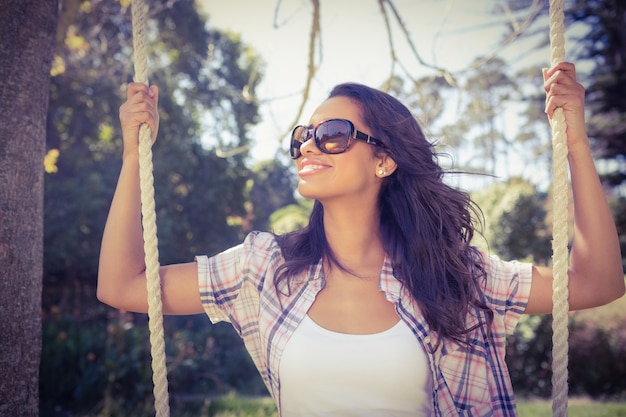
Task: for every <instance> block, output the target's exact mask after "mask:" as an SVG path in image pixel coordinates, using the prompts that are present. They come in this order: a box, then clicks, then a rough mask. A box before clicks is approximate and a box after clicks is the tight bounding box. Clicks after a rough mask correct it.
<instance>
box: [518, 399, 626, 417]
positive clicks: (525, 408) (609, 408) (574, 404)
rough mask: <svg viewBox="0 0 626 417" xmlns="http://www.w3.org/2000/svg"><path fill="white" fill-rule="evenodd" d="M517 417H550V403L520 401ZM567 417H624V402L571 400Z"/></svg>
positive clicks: (625, 403) (625, 405) (625, 410)
mask: <svg viewBox="0 0 626 417" xmlns="http://www.w3.org/2000/svg"><path fill="white" fill-rule="evenodd" d="M517 411H518V414H519V417H552V403H551V402H550V401H546V400H521V401H518V403H517ZM567 414H568V417H626V402H603V401H592V400H586V399H571V400H569V402H568V407H567Z"/></svg>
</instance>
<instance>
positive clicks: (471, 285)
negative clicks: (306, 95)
mask: <svg viewBox="0 0 626 417" xmlns="http://www.w3.org/2000/svg"><path fill="white" fill-rule="evenodd" d="M338 96H339V97H346V98H349V99H351V100H353V101H354V102H356V103H358V104H359V105H360V108H361V117H362V120H363V122H365V124H366V126H367V127H368V128H369V129H370V131H371V134H372V135H373V136H374V137H376V138H377V139H379V140H381V141H382V142H383V143H384V144H385V146H386V147H387V149H382V148H380V147H372V149H374V151H375V152H386V153H387V154H388V155H389V156H390V157H391V158H392V159H393V160H394V161H395V162H396V164H397V169H396V170H395V172H393V174H391V175H390V176H388V177H387V178H385V180H384V183H383V185H382V187H381V191H380V195H379V198H378V204H379V208H380V230H381V239H382V244H383V248H384V250H385V252H386V253H387V255H388V256H389V257H390V259H391V261H392V264H393V272H394V276H395V277H396V278H397V279H398V280H399V281H400V282H401V283H402V284H403V285H404V286H405V287H406V288H407V289H408V290H409V291H410V293H411V294H412V296H413V297H414V299H415V300H416V301H417V303H418V305H419V306H420V309H421V310H422V313H423V314H424V318H425V320H426V322H427V323H428V325H429V326H430V328H431V330H433V331H435V332H436V333H437V334H438V335H439V336H440V337H439V338H438V339H437V343H440V342H441V341H442V338H444V339H448V340H453V341H456V342H459V343H461V344H465V343H466V340H467V337H466V336H467V333H468V332H469V331H470V330H472V329H467V328H466V324H465V323H466V321H465V320H466V317H467V315H468V314H469V313H470V312H471V311H473V310H474V309H479V310H483V311H485V312H486V314H487V318H488V322H489V323H487V324H488V327H489V326H490V324H491V323H490V322H491V321H492V318H493V313H492V312H491V311H490V309H489V308H488V306H487V305H486V303H485V302H484V297H483V295H482V291H481V280H484V279H485V272H484V268H483V266H482V262H481V255H480V253H479V252H478V250H477V249H476V248H475V247H473V246H471V245H470V242H471V240H472V237H473V236H474V226H475V221H477V219H482V216H481V213H480V210H478V208H477V207H476V206H474V204H473V203H472V201H471V200H470V198H469V195H468V194H467V193H464V192H462V191H460V190H457V189H455V188H453V187H451V186H449V185H447V184H446V183H444V182H443V177H444V173H445V171H444V170H443V168H442V167H441V166H440V165H439V164H438V155H437V153H436V151H435V148H434V143H431V142H429V141H428V140H427V139H426V138H425V136H424V134H423V132H422V129H421V128H420V126H419V124H418V122H417V120H416V118H415V117H414V116H413V114H412V113H411V112H410V111H409V109H407V108H406V107H405V106H404V105H403V104H402V103H401V102H400V101H398V100H397V99H395V98H394V97H392V96H390V95H389V94H386V93H384V92H382V91H379V90H376V89H373V88H370V87H367V86H364V85H361V84H354V83H346V84H340V85H338V86H336V87H335V88H334V89H333V90H332V91H331V93H330V95H329V98H332V97H338ZM323 222H324V209H323V207H322V205H321V203H320V202H318V201H316V202H315V204H314V207H313V211H312V213H311V217H310V219H309V224H308V225H307V226H306V227H305V228H303V229H301V230H298V231H295V232H292V233H288V234H285V235H281V236H277V241H278V244H279V246H280V248H281V250H282V254H283V257H284V258H285V263H284V264H283V265H282V266H281V267H280V268H279V271H278V274H277V279H276V285H277V288H278V285H279V283H280V282H282V281H284V280H289V279H290V277H293V276H294V275H296V274H298V273H301V272H302V271H303V270H306V268H308V267H310V266H311V265H312V264H315V263H317V262H318V261H319V260H320V259H327V260H329V261H330V262H331V263H332V264H335V265H337V266H339V267H341V265H339V264H338V262H337V260H336V258H335V256H334V255H333V253H331V252H332V251H331V250H330V248H329V246H328V243H327V241H326V235H325V233H324V223H323ZM342 269H343V268H342ZM287 282H289V281H287ZM282 288H284V287H282Z"/></svg>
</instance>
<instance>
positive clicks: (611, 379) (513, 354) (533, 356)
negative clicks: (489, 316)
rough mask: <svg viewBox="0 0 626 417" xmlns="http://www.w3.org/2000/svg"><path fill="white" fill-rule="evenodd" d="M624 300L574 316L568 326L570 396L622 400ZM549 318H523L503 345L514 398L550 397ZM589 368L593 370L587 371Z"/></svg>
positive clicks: (625, 378) (625, 385)
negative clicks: (505, 348) (505, 346)
mask: <svg viewBox="0 0 626 417" xmlns="http://www.w3.org/2000/svg"><path fill="white" fill-rule="evenodd" d="M625 308H626V298H624V297H622V298H621V299H619V300H618V301H615V302H613V303H611V304H609V305H608V306H603V307H598V308H594V309H589V310H583V311H578V312H575V313H572V314H571V315H570V322H569V365H568V373H569V393H570V395H572V396H588V397H591V398H594V399H599V400H607V399H619V400H624V399H625V398H626V330H625V329H626V317H625V316H624V310H625ZM551 349H552V318H551V316H547V315H546V316H523V317H522V320H521V322H520V324H519V325H518V327H517V328H516V329H515V333H514V334H513V335H512V336H510V337H509V339H508V343H507V357H506V360H507V364H508V367H509V372H510V374H511V380H512V382H513V388H514V390H515V392H516V393H517V395H518V396H531V397H544V398H548V397H549V396H550V395H551V389H552V388H551V383H550V380H551V378H552V371H551ZM590 365H592V366H590Z"/></svg>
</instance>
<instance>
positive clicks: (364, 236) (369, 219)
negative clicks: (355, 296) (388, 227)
mask: <svg viewBox="0 0 626 417" xmlns="http://www.w3.org/2000/svg"><path fill="white" fill-rule="evenodd" d="M324 232H325V234H326V241H327V242H328V245H329V247H330V249H331V251H332V253H333V254H334V256H335V257H336V259H337V261H339V262H340V263H341V264H342V265H343V266H344V267H346V268H348V269H350V270H352V269H355V270H357V269H360V268H361V267H363V266H367V265H371V264H372V263H373V264H376V265H382V261H383V259H384V256H385V252H384V249H383V245H382V241H381V237H380V217H379V212H378V210H377V209H376V208H372V209H371V210H364V209H363V208H362V207H360V208H354V209H351V210H348V209H345V208H344V209H341V210H333V209H330V208H327V207H325V208H324Z"/></svg>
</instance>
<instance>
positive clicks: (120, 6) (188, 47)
mask: <svg viewBox="0 0 626 417" xmlns="http://www.w3.org/2000/svg"><path fill="white" fill-rule="evenodd" d="M151 3H152V4H151V7H152V15H151V19H150V22H149V29H150V30H149V33H148V37H149V48H150V54H151V57H152V58H151V65H152V67H153V68H152V72H153V74H152V75H151V77H150V79H151V82H152V83H154V84H158V85H159V87H160V109H161V120H162V122H161V128H160V131H159V139H158V146H155V148H154V159H155V160H158V163H156V164H155V165H154V175H155V187H156V192H155V194H156V195H155V198H156V203H157V218H158V234H159V245H160V248H159V249H160V254H161V263H162V264H167V263H172V262H181V261H185V262H186V261H189V260H191V259H193V257H194V255H197V254H214V253H216V252H218V251H220V250H222V249H224V248H227V247H229V246H231V245H233V244H235V243H237V242H239V241H240V240H241V239H242V238H243V237H244V236H245V234H246V233H247V232H249V231H250V230H254V229H261V230H270V229H273V230H277V231H286V230H291V229H293V228H295V227H299V226H301V225H303V224H305V223H306V221H307V215H308V212H309V210H310V203H307V202H303V201H300V200H299V199H297V198H296V197H295V196H294V193H293V190H294V188H295V181H296V178H295V174H294V172H293V170H292V168H291V165H290V162H289V160H288V158H287V155H286V152H282V151H277V153H276V156H275V158H273V159H271V160H266V161H255V160H252V159H251V158H250V155H249V152H248V149H249V146H250V144H251V141H252V138H251V135H250V129H251V126H253V125H254V124H256V123H258V122H259V106H260V103H259V102H258V101H257V100H256V99H255V95H254V92H255V88H256V87H257V86H258V83H259V82H260V80H262V77H263V69H264V62H263V57H260V56H258V55H257V54H256V53H255V51H254V50H253V49H252V48H251V47H249V46H247V45H245V44H244V43H242V42H241V40H240V38H239V36H238V35H237V34H235V33H229V32H224V31H220V30H218V29H216V28H214V27H211V26H209V25H207V23H206V22H207V16H205V15H203V14H202V13H201V12H200V11H199V10H200V9H199V8H198V7H197V5H196V4H195V3H194V2H192V1H165V0H157V1H154V2H151ZM502 3H506V4H507V5H508V6H509V11H513V12H514V13H518V14H520V15H523V14H525V13H527V11H528V9H529V8H530V7H531V2H530V1H514V0H509V1H507V2H502ZM532 3H533V4H534V3H535V2H532ZM540 3H541V2H540ZM494 4H495V2H494ZM566 5H567V8H566V18H567V20H568V22H569V24H572V23H573V22H575V21H576V22H579V23H580V24H582V25H586V26H587V31H586V32H584V36H582V37H581V38H580V39H577V40H576V42H577V49H576V54H577V57H576V59H577V61H580V62H586V63H587V64H588V65H587V68H589V70H588V71H586V72H585V73H583V74H581V77H582V79H583V82H584V83H585V85H586V86H587V87H588V109H589V110H590V114H592V117H591V118H590V134H591V137H592V140H593V144H594V148H595V149H596V152H597V153H596V155H597V160H598V163H599V166H600V167H601V171H602V174H603V180H604V182H605V184H606V191H607V196H608V197H609V199H610V201H611V205H612V207H613V208H614V214H615V216H616V220H617V225H618V228H619V232H620V237H621V243H622V252H623V253H626V188H625V185H624V180H625V179H626V168H625V164H626V160H625V157H626V156H625V155H626V140H625V139H624V134H625V131H626V121H625V120H624V118H626V100H625V99H624V97H626V42H624V41H623V39H626V12H625V6H624V4H623V3H622V2H620V1H619V0H592V1H583V0H577V1H569V2H567V4H566ZM66 6H67V8H68V9H69V10H70V11H71V16H69V15H68V16H66V17H68V19H61V20H60V24H59V32H58V33H59V36H58V38H57V46H56V50H55V58H54V65H53V68H52V74H51V75H52V78H51V84H50V103H49V108H48V125H47V144H46V146H47V150H48V155H47V158H46V177H45V201H44V204H45V206H44V213H45V214H44V216H45V218H44V221H45V222H44V245H45V246H44V248H45V249H44V278H43V279H44V281H43V282H44V284H43V302H42V331H43V349H42V356H41V368H40V415H41V416H42V417H48V416H50V417H53V416H55V417H56V416H64V417H65V416H67V417H69V416H96V415H98V416H113V415H119V416H125V415H133V416H141V415H150V413H151V411H150V410H151V407H152V380H151V370H150V353H149V342H148V340H149V339H148V330H147V324H146V320H147V319H146V317H145V316H144V315H138V314H131V313H127V312H123V311H117V310H114V309H111V308H109V307H106V306H104V305H102V304H100V303H99V302H98V301H97V300H96V298H95V286H96V275H97V263H98V255H99V253H98V252H99V245H100V238H101V234H102V230H103V226H104V223H105V218H106V213H107V211H108V206H109V204H110V201H111V197H112V194H113V190H114V187H115V182H116V178H117V174H118V172H119V168H120V155H121V141H120V132H119V123H118V119H117V112H118V107H119V105H120V103H121V102H122V101H123V98H124V97H125V88H126V84H125V82H126V81H127V80H129V79H130V77H131V73H132V68H131V67H130V65H131V62H132V59H131V56H130V55H131V53H132V51H131V49H132V48H131V46H132V45H131V27H130V13H129V12H128V10H127V7H128V2H126V1H115V0H101V1H67V2H66ZM72 7H73V9H72ZM546 8H547V5H546V4H543V5H542V9H541V14H540V16H545V13H546V11H547V9H546ZM494 13H503V11H502V9H500V8H498V7H496V6H495V5H494ZM543 32H544V33H543V35H542V36H547V33H545V32H546V31H545V30H544V31H543ZM545 41H546V40H545V38H541V42H538V45H540V44H541V45H545ZM531 74H532V75H531ZM538 76H540V74H539V73H538V71H537V68H531V69H528V70H526V69H519V68H518V69H517V70H516V71H515V72H511V69H510V68H509V67H508V66H507V65H506V63H505V62H504V61H502V60H500V59H498V58H497V57H495V58H493V59H492V60H491V61H489V62H488V63H485V64H484V65H478V66H476V67H475V68H473V69H472V70H471V71H469V72H467V73H464V74H459V76H458V81H459V83H458V85H457V86H456V87H451V86H450V85H448V84H446V83H445V82H443V79H442V78H436V77H435V78H433V77H428V78H425V79H420V80H409V79H403V78H402V77H399V76H397V77H395V78H393V77H392V78H390V79H389V80H388V82H387V83H385V85H383V86H380V87H381V88H387V89H388V90H390V91H391V92H392V93H393V94H395V95H397V96H398V97H399V98H400V99H402V100H404V101H405V102H406V103H408V104H410V105H411V106H412V108H413V110H414V111H415V113H416V114H417V115H418V116H419V117H420V118H421V119H422V120H424V121H425V123H427V126H428V130H429V133H430V134H432V135H433V137H435V138H437V139H438V140H439V141H440V145H441V147H442V150H446V152H451V151H454V150H455V149H461V148H462V147H463V146H465V147H467V146H471V147H472V148H474V149H475V150H477V152H476V153H475V155H479V156H475V157H473V159H472V160H464V159H463V158H458V160H459V161H460V162H461V163H462V164H461V165H462V166H457V167H456V168H460V169H464V168H465V169H469V170H472V171H477V170H479V169H478V168H476V167H482V168H481V169H480V171H482V172H483V173H486V174H494V172H493V171H491V168H494V169H495V166H496V165H497V163H498V158H501V155H502V153H507V152H508V153H509V157H510V154H511V153H513V154H515V153H516V152H517V151H516V149H519V147H522V148H524V149H525V150H526V153H525V154H524V155H522V154H520V158H522V157H524V158H527V159H526V160H524V163H527V164H529V166H531V167H533V166H536V167H537V168H536V169H537V170H542V169H545V162H546V161H547V160H549V150H547V149H546V145H545V143H546V141H548V139H546V138H547V136H548V135H549V132H548V131H547V130H548V128H547V126H546V120H545V116H544V115H543V113H542V109H543V104H542V103H543V100H544V98H543V96H542V93H543V91H542V90H541V88H535V89H534V90H530V91H531V92H529V89H528V88H526V87H528V85H534V86H535V87H536V86H540V85H541V80H540V79H539V78H538ZM450 94H460V95H462V96H463V97H465V99H464V100H462V101H460V103H461V107H462V108H461V116H460V117H459V118H458V119H456V120H454V121H453V122H450V123H443V122H441V120H442V119H441V115H442V114H443V112H444V110H445V104H442V103H445V101H446V100H445V99H446V97H449V95H450ZM504 102H509V103H510V102H515V103H518V104H519V105H520V106H522V107H521V108H522V111H521V112H520V115H521V116H520V117H522V119H523V122H522V129H521V131H520V132H519V134H518V135H516V136H514V137H509V136H506V135H505V134H504V132H503V131H500V130H499V129H498V128H497V126H498V123H497V121H498V117H499V115H498V108H501V106H503V105H504ZM455 105H458V103H457V102H455ZM207 111H208V112H209V113H210V115H211V116H210V117H209V122H207V120H206V114H207V113H206V112H207ZM205 135H209V136H210V137H211V138H212V139H211V141H210V142H209V143H207V142H206V141H205V140H203V137H204V136H205ZM454 138H456V139H454ZM461 142H463V143H461ZM496 145H497V146H496ZM480 155H482V156H480ZM481 158H482V159H481ZM500 163H502V161H501V160H500ZM532 164H537V165H532ZM542 164H543V165H542ZM530 172H531V175H528V176H527V177H511V178H508V177H506V176H504V177H501V178H497V179H496V178H491V177H481V178H482V180H481V184H480V187H476V188H475V189H473V190H472V194H473V196H474V198H475V200H476V201H477V202H478V204H479V205H480V206H481V207H482V209H483V211H484V214H485V218H486V225H485V230H484V238H483V239H480V241H477V244H478V245H487V246H488V247H489V249H490V250H491V251H493V252H495V253H497V254H499V255H500V256H502V257H503V258H507V259H509V258H517V259H524V260H529V261H536V262H541V263H545V262H549V259H550V255H551V254H550V250H551V249H550V224H551V223H550V218H549V213H550V205H551V200H550V190H549V188H548V187H546V185H545V184H543V183H537V182H536V181H534V179H535V177H534V176H533V175H532V172H533V169H531V170H530ZM538 177H542V176H538ZM542 178H543V177H542ZM625 307H626V305H625V304H624V301H623V300H620V301H619V302H617V303H614V304H613V305H611V306H608V307H604V308H601V309H594V310H589V311H584V312H580V313H574V314H572V320H571V323H570V392H571V393H572V395H577V396H585V397H590V398H592V399H597V400H623V399H624V398H625V396H626V317H625V316H624V311H625ZM164 326H165V334H166V352H167V357H168V358H167V365H168V378H169V382H170V393H171V394H170V395H171V403H172V409H173V410H176V414H175V415H181V416H182V415H221V416H224V417H225V416H244V415H245V416H248V415H249V416H253V415H254V416H264V415H272V413H275V408H274V406H273V404H272V403H271V401H269V400H268V399H267V398H265V399H260V400H246V398H257V397H264V396H266V395H267V391H266V390H265V388H264V386H263V384H262V381H261V379H260V377H259V376H258V375H257V373H256V370H255V369H254V367H253V365H252V362H251V360H250V359H249V357H248V355H247V353H246V352H245V350H244V349H243V345H242V343H241V341H240V339H239V338H238V336H237V335H236V334H235V333H234V331H233V330H232V329H231V328H230V327H229V326H228V325H215V326H212V325H210V324H209V321H208V318H207V317H206V316H190V317H166V318H165V323H164ZM550 338H551V333H550V317H549V316H545V317H538V316H537V317H536V316H529V317H525V318H524V320H523V322H522V323H521V324H520V326H518V329H517V331H516V333H515V335H513V336H512V337H511V340H510V343H509V347H508V362H509V366H510V370H511V375H512V379H513V383H514V386H515V389H516V392H517V395H518V396H519V397H525V396H528V397H532V398H535V397H539V398H546V397H549V395H550V377H551V371H550V349H551V339H550ZM250 404H253V405H250ZM246 407H248V408H249V410H248V409H247V408H246ZM186 413H187V414H186ZM220 413H221V414H220ZM615 415H617V414H615Z"/></svg>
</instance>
